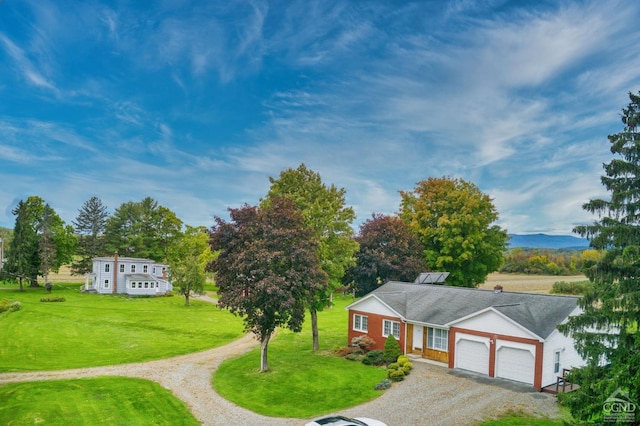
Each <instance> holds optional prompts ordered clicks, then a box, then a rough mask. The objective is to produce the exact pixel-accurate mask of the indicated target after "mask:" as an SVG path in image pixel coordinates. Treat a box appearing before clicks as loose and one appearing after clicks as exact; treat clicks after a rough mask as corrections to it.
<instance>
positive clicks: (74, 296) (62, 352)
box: [0, 284, 244, 371]
mask: <svg viewBox="0 0 640 426" xmlns="http://www.w3.org/2000/svg"><path fill="white" fill-rule="evenodd" d="M78 287H79V286H78V285H77V284H76V285H71V284H70V285H66V286H63V285H59V284H57V285H54V290H53V292H52V294H51V295H49V294H47V293H46V292H45V291H44V289H42V288H36V289H31V288H26V289H25V291H23V292H20V291H19V290H17V287H16V286H15V285H12V286H5V287H1V289H0V299H12V300H18V301H20V303H21V304H22V309H21V310H19V311H16V312H5V313H4V314H0V329H1V330H2V333H1V334H0V371H38V370H59V369H68V368H79V367H93V366H99V365H112V364H123V363H129V362H141V361H148V360H152V359H161V358H168V357H171V356H176V355H181V354H186V353H192V352H196V351H200V350H204V349H209V348H213V347H217V346H221V345H223V344H226V343H228V342H230V341H233V340H235V339H237V338H239V337H240V336H242V335H243V334H244V333H243V330H242V320H241V319H240V318H238V317H235V316H233V315H231V314H230V313H229V312H227V311H222V310H220V309H218V308H217V307H216V306H215V305H213V304H211V303H206V302H202V301H198V300H193V301H192V302H191V306H188V307H187V306H184V298H182V297H177V296H175V297H157V298H128V297H126V296H111V295H96V294H89V293H81V292H80V291H79V289H78ZM47 296H54V297H63V298H64V299H65V301H64V302H49V303H43V302H41V301H40V299H41V298H42V297H47Z"/></svg>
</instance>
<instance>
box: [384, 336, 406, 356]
mask: <svg viewBox="0 0 640 426" xmlns="http://www.w3.org/2000/svg"><path fill="white" fill-rule="evenodd" d="M400 355H402V349H400V343H398V340H397V339H396V337H395V336H394V335H393V334H389V335H388V336H387V340H385V341H384V353H383V355H382V357H383V358H384V360H385V361H386V362H396V360H397V359H398V357H399V356H400Z"/></svg>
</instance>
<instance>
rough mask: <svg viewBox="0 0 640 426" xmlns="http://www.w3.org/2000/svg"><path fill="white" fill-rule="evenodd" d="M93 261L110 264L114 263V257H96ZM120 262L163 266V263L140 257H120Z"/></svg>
mask: <svg viewBox="0 0 640 426" xmlns="http://www.w3.org/2000/svg"><path fill="white" fill-rule="evenodd" d="M93 260H99V261H101V262H109V261H111V262H113V256H111V257H109V256H103V257H94V258H93ZM118 262H137V263H153V264H154V265H162V264H161V263H156V261H155V260H152V259H143V258H139V257H126V256H118Z"/></svg>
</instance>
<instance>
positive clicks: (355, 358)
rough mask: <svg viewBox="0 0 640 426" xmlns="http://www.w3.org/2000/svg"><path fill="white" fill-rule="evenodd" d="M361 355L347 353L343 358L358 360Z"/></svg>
mask: <svg viewBox="0 0 640 426" xmlns="http://www.w3.org/2000/svg"><path fill="white" fill-rule="evenodd" d="M361 357H362V356H361V355H360V354H357V353H352V354H349V355H347V356H346V357H345V358H346V359H348V360H349V361H358V360H360V358H361Z"/></svg>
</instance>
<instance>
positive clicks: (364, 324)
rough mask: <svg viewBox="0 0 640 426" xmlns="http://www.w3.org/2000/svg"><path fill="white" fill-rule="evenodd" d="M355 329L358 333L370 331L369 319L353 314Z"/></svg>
mask: <svg viewBox="0 0 640 426" xmlns="http://www.w3.org/2000/svg"><path fill="white" fill-rule="evenodd" d="M353 329H354V330H358V331H364V332H366V331H368V330H369V318H368V317H367V316H366V315H359V314H353Z"/></svg>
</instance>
